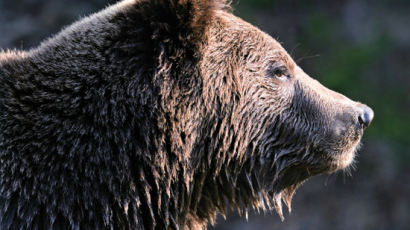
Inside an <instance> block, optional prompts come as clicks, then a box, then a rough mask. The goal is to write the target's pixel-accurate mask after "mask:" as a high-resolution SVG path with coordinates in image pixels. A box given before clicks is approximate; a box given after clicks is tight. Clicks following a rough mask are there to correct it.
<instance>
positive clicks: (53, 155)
mask: <svg viewBox="0 0 410 230" xmlns="http://www.w3.org/2000/svg"><path fill="white" fill-rule="evenodd" d="M372 118H373V111H372V110H371V109H370V108H369V107H367V106H365V105H363V104H361V103H358V102H354V101H352V100H350V99H348V98H346V97H345V96H343V95H341V94H338V93H336V92H334V91H331V90H329V89H327V88H325V87H324V86H322V85H321V84H320V83H318V82H317V81H315V80H313V79H311V78H310V77H309V76H308V75H307V74H305V73H304V72H303V70H302V69H301V68H299V67H298V66H297V65H296V64H295V62H294V61H293V60H292V58H291V57H290V56H289V55H288V54H287V52H286V51H285V50H284V49H283V48H282V47H281V45H280V44H279V43H278V42H277V41H275V40H274V39H273V38H271V37H270V36H269V35H267V34H265V33H263V32H261V31H260V30H258V29H257V28H255V27H254V26H252V25H250V24H248V23H246V22H244V21H242V20H241V19H239V18H237V17H235V16H234V15H233V14H232V13H231V12H230V8H229V6H228V4H227V3H225V2H224V1H222V0H212V1H208V0H125V1H122V2H119V3H118V4H116V5H113V6H111V7H108V8H107V9H105V10H103V11H102V12H100V13H97V14H94V15H92V16H90V17H87V18H84V19H82V20H81V21H79V22H77V23H75V24H74V25H72V26H70V27H68V28H66V29H64V30H63V31H62V32H61V33H59V34H58V35H57V36H54V37H52V38H50V39H48V40H47V41H45V42H43V43H42V44H41V45H40V46H39V47H37V48H35V49H32V50H29V51H7V52H5V51H3V52H2V53H1V54H0V161H1V164H0V228H1V229H204V228H206V226H207V223H208V222H210V223H213V222H214V220H215V217H216V215H217V214H218V213H220V214H225V213H226V212H227V210H229V209H237V210H238V211H239V212H246V211H247V210H248V209H249V208H262V209H273V210H276V211H277V213H278V214H279V215H280V216H281V217H282V216H283V215H282V201H283V202H284V203H285V204H286V205H287V206H288V207H289V208H290V203H291V199H292V196H293V194H294V191H295V189H296V188H297V187H298V185H300V184H301V183H302V182H303V181H305V180H306V179H307V178H309V177H311V176H314V175H317V174H320V173H331V172H334V171H336V170H338V169H343V168H345V167H348V166H349V165H350V164H351V163H352V161H353V160H354V156H355V151H356V149H357V146H358V143H359V142H360V139H361V137H362V135H363V130H364V128H366V127H367V126H368V125H369V124H370V122H371V120H372Z"/></svg>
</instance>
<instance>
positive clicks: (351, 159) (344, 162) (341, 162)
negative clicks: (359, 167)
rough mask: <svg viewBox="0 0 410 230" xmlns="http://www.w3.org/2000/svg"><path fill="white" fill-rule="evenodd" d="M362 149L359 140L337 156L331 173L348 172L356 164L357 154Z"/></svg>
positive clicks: (334, 158) (333, 161) (333, 160)
mask: <svg viewBox="0 0 410 230" xmlns="http://www.w3.org/2000/svg"><path fill="white" fill-rule="evenodd" d="M360 147H361V142H360V140H357V141H355V142H354V143H353V144H352V145H351V147H350V148H348V149H347V150H345V151H343V152H341V153H338V154H335V156H334V157H333V159H332V163H331V170H330V173H332V172H335V171H337V170H341V169H343V170H346V169H349V168H350V167H352V166H353V165H354V163H355V157H356V153H357V152H358V151H359V149H360Z"/></svg>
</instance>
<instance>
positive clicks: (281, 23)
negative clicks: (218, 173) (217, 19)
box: [0, 0, 410, 230]
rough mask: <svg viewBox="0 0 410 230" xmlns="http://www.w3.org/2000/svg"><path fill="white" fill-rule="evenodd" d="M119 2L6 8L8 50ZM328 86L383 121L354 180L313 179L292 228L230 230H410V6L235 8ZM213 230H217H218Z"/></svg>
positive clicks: (1, 30)
mask: <svg viewBox="0 0 410 230" xmlns="http://www.w3.org/2000/svg"><path fill="white" fill-rule="evenodd" d="M114 2H116V1H114V0H89V1H84V0H0V48H3V49H14V48H17V49H30V48H32V47H34V46H37V45H38V44H39V43H40V42H41V41H42V40H43V39H45V38H47V37H49V36H51V35H52V34H55V33H56V32H58V31H59V30H61V29H62V28H63V27H64V26H67V25H69V24H71V23H72V22H73V21H75V20H77V19H79V18H80V17H82V16H86V15H88V14H90V13H91V12H96V11H98V10H100V9H101V8H103V7H105V6H107V5H108V4H109V3H114ZM232 6H233V8H234V13H235V14H236V15H238V16H240V17H242V18H243V19H245V20H247V21H249V22H251V23H253V24H254V25H256V26H258V27H259V28H261V29H262V30H264V31H265V32H267V33H269V34H271V35H272V36H273V37H274V38H276V39H277V40H279V41H280V42H282V43H283V46H284V47H285V48H286V49H287V50H288V52H289V53H290V54H291V55H292V56H293V58H294V59H295V60H296V61H297V62H298V64H299V65H301V66H302V68H303V69H304V70H305V71H306V72H307V73H308V74H310V76H312V77H314V78H317V79H318V80H319V81H321V82H322V83H323V84H324V85H325V86H327V87H329V88H331V89H334V90H336V91H339V92H341V93H343V94H345V95H347V96H348V97H350V98H352V99H354V100H358V101H361V102H364V103H366V104H368V105H369V106H370V107H372V108H373V110H374V111H375V114H376V116H375V119H374V121H373V124H372V125H371V126H370V127H369V128H368V129H367V131H366V133H365V137H364V139H363V147H362V149H361V151H360V152H359V156H358V158H357V160H358V163H357V164H356V170H353V171H352V172H351V173H350V174H351V176H350V175H349V174H347V173H343V172H339V173H336V174H332V175H323V176H318V177H315V178H312V179H311V180H309V181H308V182H307V183H305V185H304V186H302V187H301V188H300V189H299V190H298V192H297V194H296V196H295V198H294V202H293V212H292V213H291V214H287V213H286V214H285V216H286V219H285V221H284V222H281V221H280V218H279V217H278V216H277V215H276V214H275V213H272V214H270V213H266V214H263V213H261V214H257V213H251V214H250V215H249V220H248V221H246V219H245V218H244V217H239V216H238V215H236V214H235V213H232V214H231V215H229V216H228V217H227V221H224V220H223V218H222V217H220V218H218V221H217V225H216V226H215V227H213V228H214V229H216V230H227V229H238V230H245V229H257V230H264V229H284V230H290V229H295V230H298V229H301V230H302V229H304V230H308V229H314V230H318V229H319V230H320V229H326V230H328V229H333V230H338V229H352V230H355V229H358V230H359V229H389V230H391V229H410V1H406V0H390V1H387V0H385V1H382V0H379V1H366V0H350V1H348V0H344V1H339V0H338V1H329V0H322V1H319V0H317V1H308V0H298V1H296V0H287V1H285V0H240V1H238V0H233V3H232ZM211 229H212V227H211Z"/></svg>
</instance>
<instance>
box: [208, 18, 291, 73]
mask: <svg viewBox="0 0 410 230" xmlns="http://www.w3.org/2000/svg"><path fill="white" fill-rule="evenodd" d="M214 19H215V20H214V23H213V24H211V31H212V30H216V32H211V33H210V36H213V35H214V34H216V33H218V32H220V31H221V30H222V33H224V36H227V37H230V39H229V38H228V39H227V40H232V41H235V42H231V43H225V45H227V46H229V45H231V46H238V47H237V48H238V49H248V51H249V52H251V53H253V54H255V55H260V56H262V61H280V62H281V63H282V64H283V65H285V66H286V67H287V68H288V70H290V71H291V72H294V70H295V68H296V67H297V65H296V63H295V62H294V61H293V59H292V57H291V56H290V55H289V54H288V52H286V50H285V49H284V48H283V47H282V45H281V44H280V43H279V42H278V41H277V40H275V39H274V38H272V37H271V36H270V35H269V34H267V33H265V32H263V31H261V30H260V29H258V28H257V27H255V26H253V25H252V24H250V23H248V22H246V21H244V20H242V19H241V18H239V17H236V16H235V15H233V14H231V13H229V12H226V11H223V10H218V11H217V12H215V14H214ZM215 24H216V26H215ZM212 25H213V26H212Z"/></svg>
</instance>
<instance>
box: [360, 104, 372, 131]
mask: <svg viewBox="0 0 410 230" xmlns="http://www.w3.org/2000/svg"><path fill="white" fill-rule="evenodd" d="M373 117H374V112H373V110H372V109H371V108H370V107H368V106H366V105H364V106H363V110H362V112H361V114H360V115H359V123H360V125H361V126H363V128H367V127H368V126H369V125H370V123H371V122H372V120H373Z"/></svg>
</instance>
